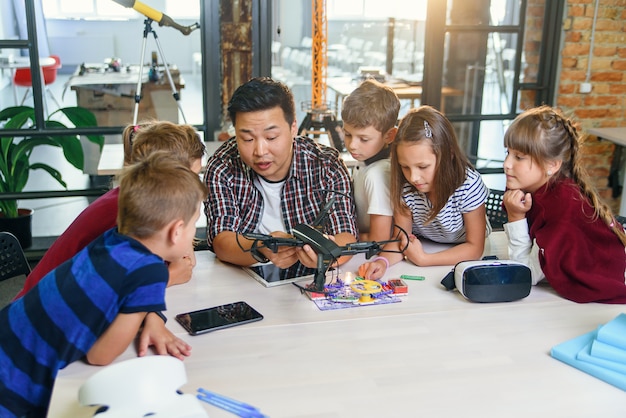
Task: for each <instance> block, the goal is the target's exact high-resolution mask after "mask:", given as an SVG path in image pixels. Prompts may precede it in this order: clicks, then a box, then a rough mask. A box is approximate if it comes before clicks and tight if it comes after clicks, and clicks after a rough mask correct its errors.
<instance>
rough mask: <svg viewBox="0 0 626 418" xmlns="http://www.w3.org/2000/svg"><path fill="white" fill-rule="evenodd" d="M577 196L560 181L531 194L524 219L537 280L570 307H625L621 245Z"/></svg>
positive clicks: (625, 261) (574, 187) (625, 265)
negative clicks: (536, 248) (534, 254)
mask: <svg viewBox="0 0 626 418" xmlns="http://www.w3.org/2000/svg"><path fill="white" fill-rule="evenodd" d="M579 190H580V189H579V188H578V186H577V185H576V183H574V182H573V181H572V180H570V179H566V180H563V181H559V182H557V183H555V184H551V185H546V186H543V187H542V188H540V189H539V190H537V191H536V192H535V193H534V194H533V205H532V208H531V209H530V211H529V212H528V213H527V216H526V217H527V219H528V224H529V228H530V237H531V239H536V240H537V245H538V246H539V263H540V264H541V269H542V271H543V274H544V275H545V276H546V279H547V280H548V282H549V283H550V285H551V286H552V287H553V288H554V290H556V291H557V293H559V294H560V295H561V296H563V297H565V298H567V299H570V300H573V301H575V302H602V303H626V284H625V283H624V270H625V269H626V253H625V252H624V245H623V244H622V243H621V242H620V240H619V238H618V237H617V236H616V235H615V233H613V231H612V230H611V229H610V228H609V227H608V226H607V225H606V224H605V223H604V222H603V221H602V220H601V219H599V218H596V219H594V218H593V208H592V206H591V205H590V203H589V201H588V199H586V198H584V197H583V196H582V195H581V193H580V191H579Z"/></svg>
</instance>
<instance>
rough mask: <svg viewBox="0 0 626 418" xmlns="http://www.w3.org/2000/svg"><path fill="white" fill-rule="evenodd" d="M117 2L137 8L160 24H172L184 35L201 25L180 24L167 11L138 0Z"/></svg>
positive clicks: (117, 1) (171, 25)
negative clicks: (163, 11)
mask: <svg viewBox="0 0 626 418" xmlns="http://www.w3.org/2000/svg"><path fill="white" fill-rule="evenodd" d="M113 1H114V2H116V3H117V4H119V5H121V6H124V7H126V8H129V9H135V10H136V11H138V12H139V13H141V14H142V15H144V16H146V17H147V18H148V19H152V20H154V21H155V22H157V23H158V24H159V26H170V27H172V28H174V29H178V30H179V31H180V32H181V33H182V34H183V35H189V34H190V33H191V32H193V31H194V30H196V29H198V28H199V27H200V25H199V24H198V23H194V24H193V25H190V26H183V25H180V24H178V23H176V22H174V20H173V19H172V18H171V17H169V16H168V15H166V14H165V13H162V12H159V11H158V10H155V9H153V8H152V7H150V6H148V5H146V4H144V3H142V2H140V1H136V0H113Z"/></svg>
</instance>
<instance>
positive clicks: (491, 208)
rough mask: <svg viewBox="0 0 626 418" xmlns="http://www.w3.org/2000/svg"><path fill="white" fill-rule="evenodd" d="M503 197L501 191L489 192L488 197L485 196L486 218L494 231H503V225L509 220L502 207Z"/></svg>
mask: <svg viewBox="0 0 626 418" xmlns="http://www.w3.org/2000/svg"><path fill="white" fill-rule="evenodd" d="M503 196H504V192H503V191H502V190H489V196H487V202H485V207H486V209H487V218H488V219H489V223H490V224H491V228H492V229H493V230H494V231H502V230H504V226H503V225H504V224H505V223H507V222H508V220H509V218H508V217H507V216H506V212H505V211H504V206H503V205H502V198H503Z"/></svg>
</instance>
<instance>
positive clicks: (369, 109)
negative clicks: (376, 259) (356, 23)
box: [341, 80, 400, 241]
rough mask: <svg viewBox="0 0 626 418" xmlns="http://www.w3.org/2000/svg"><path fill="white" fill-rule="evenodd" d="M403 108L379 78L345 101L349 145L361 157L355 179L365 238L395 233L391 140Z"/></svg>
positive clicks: (384, 237)
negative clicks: (392, 200)
mask: <svg viewBox="0 0 626 418" xmlns="http://www.w3.org/2000/svg"><path fill="white" fill-rule="evenodd" d="M399 112H400V101H399V100H398V96H396V93H395V92H394V91H393V90H392V89H391V88H390V87H387V86H385V85H384V84H382V83H379V82H377V81H375V80H365V81H364V82H363V83H361V85H360V86H359V87H357V89H356V90H354V91H353V92H352V93H350V95H349V96H348V97H347V98H346V100H345V101H344V103H343V108H342V110H341V118H342V120H343V132H344V141H345V143H346V149H347V150H348V152H349V153H350V154H351V155H352V157H353V158H354V159H355V160H357V161H358V163H357V165H356V167H354V169H353V171H352V181H353V188H354V198H355V201H356V212H357V223H358V227H359V236H360V239H361V240H362V241H382V240H387V239H389V238H390V236H391V233H392V228H393V209H392V207H391V198H390V195H389V178H390V162H389V144H391V142H393V139H394V137H395V136H396V132H397V130H398V129H397V128H396V122H397V120H398V113H399Z"/></svg>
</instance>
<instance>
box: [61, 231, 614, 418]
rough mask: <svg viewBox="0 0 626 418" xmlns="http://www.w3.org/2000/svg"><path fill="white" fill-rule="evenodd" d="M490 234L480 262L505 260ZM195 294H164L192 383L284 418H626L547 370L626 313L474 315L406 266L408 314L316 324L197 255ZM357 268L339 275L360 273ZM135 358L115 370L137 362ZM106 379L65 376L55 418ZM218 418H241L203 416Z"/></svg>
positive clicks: (571, 310)
mask: <svg viewBox="0 0 626 418" xmlns="http://www.w3.org/2000/svg"><path fill="white" fill-rule="evenodd" d="M505 240H506V238H505V236H504V233H503V232H495V233H493V234H492V235H491V236H490V237H489V238H488V239H487V246H486V249H485V254H495V255H498V256H500V258H505V257H506V246H505V244H504V242H505ZM197 259H198V264H197V266H196V268H195V271H194V274H193V277H192V279H191V281H190V282H189V283H187V284H184V285H179V286H176V287H172V288H169V289H168V290H167V306H168V311H167V312H165V313H166V314H167V316H168V317H169V319H170V320H169V321H168V323H167V326H168V328H169V329H170V330H172V331H173V332H174V333H176V334H177V335H178V336H180V337H181V338H183V339H185V340H186V341H188V342H189V343H190V344H192V345H193V354H192V356H191V357H189V358H187V359H186V360H185V362H184V363H185V366H186V371H187V376H188V383H187V384H186V385H184V386H183V387H182V388H181V390H182V391H183V392H185V393H195V392H196V390H197V388H199V387H203V388H206V389H209V390H212V391H215V392H218V393H221V394H223V395H226V396H229V397H232V398H235V399H238V400H241V401H244V402H247V403H250V404H252V405H255V406H257V407H259V408H260V409H261V411H262V412H264V413H265V414H267V415H268V416H271V417H272V418H280V417H290V418H294V417H382V416H389V417H398V416H423V417H453V416H464V417H530V416H537V417H544V416H550V417H556V416H558V417H591V416H601V417H603V418H607V417H623V416H624V411H625V408H626V393H624V392H623V391H621V390H619V389H617V388H615V387H613V386H611V385H609V384H607V383H605V382H603V381H601V380H598V379H596V378H594V377H592V376H590V375H587V374H585V373H583V372H581V371H579V370H578V369H575V368H573V367H570V366H568V365H566V364H564V363H561V362H559V361H558V360H555V359H553V358H551V357H550V355H549V351H550V348H551V347H553V346H554V345H556V344H559V343H561V342H564V341H566V340H569V339H571V338H574V337H577V336H579V335H582V334H583V333H586V332H588V331H591V330H593V329H594V328H596V327H597V326H598V325H600V324H604V323H606V322H608V321H609V320H611V319H613V318H614V317H615V316H617V315H618V314H619V313H620V312H622V311H624V306H619V305H617V306H616V305H602V304H576V303H573V302H570V301H567V300H565V299H563V298H561V297H559V296H557V295H556V294H555V293H554V292H553V291H552V290H551V289H550V288H549V287H546V286H538V287H534V288H533V290H532V292H531V294H530V296H528V297H527V298H525V299H523V300H521V301H517V302H511V303H493V304H476V303H472V302H469V301H467V300H465V299H463V298H462V297H461V296H460V295H459V294H458V293H457V292H447V291H445V290H444V289H443V287H442V286H441V285H440V284H439V282H440V280H441V278H442V277H443V276H444V275H445V274H446V273H447V272H448V271H449V270H450V266H447V267H445V266H444V267H428V268H420V267H416V266H414V265H410V264H408V263H404V262H403V263H400V264H397V265H395V266H393V267H392V268H391V270H390V271H389V273H388V274H387V276H386V278H393V277H398V276H399V275H400V274H419V275H422V276H425V277H426V280H425V281H408V285H409V295H408V296H407V297H406V298H405V299H404V300H403V301H402V302H400V303H394V304H388V305H378V306H364V307H358V308H351V309H342V310H335V311H320V310H318V308H317V307H316V306H315V305H314V304H313V303H312V302H311V301H310V300H309V299H308V298H307V297H306V296H304V295H301V294H300V292H299V290H298V289H296V288H295V287H293V286H291V285H284V286H277V287H273V288H264V287H263V286H262V285H260V284H259V283H257V282H256V281H255V280H254V279H252V278H251V277H249V276H248V275H247V274H245V273H244V272H243V271H242V270H241V269H239V268H236V267H233V266H230V265H227V264H224V263H222V262H220V261H217V260H216V259H215V258H214V256H213V255H212V254H211V253H208V252H201V253H198V254H197ZM361 260H362V255H361V256H355V257H354V258H353V259H352V260H351V261H350V262H349V263H347V265H346V266H345V267H343V268H342V270H345V271H354V270H356V267H357V266H358V265H359V264H360V261H361ZM238 300H245V301H247V302H248V303H250V304H251V305H252V306H253V307H254V308H256V309H257V310H259V311H260V312H261V313H262V314H263V315H264V316H265V319H263V320H262V321H260V322H255V323H252V324H247V325H243V326H240V327H236V328H231V329H227V330H222V331H217V332H214V333H209V334H204V335H201V336H197V337H191V336H189V335H187V334H186V333H185V332H184V331H183V328H182V327H181V326H179V325H178V324H177V323H176V322H175V321H174V319H173V317H174V315H175V314H177V313H180V312H185V311H190V310H196V309H201V308H204V307H209V306H214V305H219V304H223V303H229V302H235V301H238ZM135 356H136V352H135V350H134V348H131V349H128V350H127V351H126V352H125V353H124V354H123V355H122V356H121V357H120V358H119V359H118V360H117V361H121V360H127V359H131V358H134V357H135ZM99 370H101V368H99V367H95V366H88V365H85V364H83V363H81V362H77V363H74V364H71V365H70V366H69V367H67V368H66V369H64V370H62V371H61V373H60V374H59V376H58V378H57V380H56V385H55V388H54V393H53V398H52V403H51V406H50V414H49V417H69V416H71V417H77V418H78V417H87V416H91V415H90V414H91V413H92V409H90V408H83V407H81V406H80V405H79V403H78V400H77V393H78V388H79V387H80V385H81V384H82V383H83V382H85V380H86V379H87V378H89V377H90V376H91V375H93V374H94V373H96V372H97V371H99ZM206 409H207V411H208V413H209V415H210V416H211V417H212V418H215V417H232V415H230V414H228V413H226V412H224V411H221V410H218V409H216V408H214V407H212V406H209V405H206Z"/></svg>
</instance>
